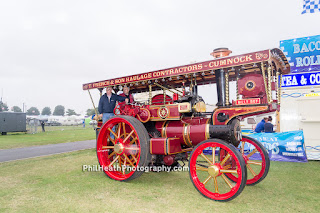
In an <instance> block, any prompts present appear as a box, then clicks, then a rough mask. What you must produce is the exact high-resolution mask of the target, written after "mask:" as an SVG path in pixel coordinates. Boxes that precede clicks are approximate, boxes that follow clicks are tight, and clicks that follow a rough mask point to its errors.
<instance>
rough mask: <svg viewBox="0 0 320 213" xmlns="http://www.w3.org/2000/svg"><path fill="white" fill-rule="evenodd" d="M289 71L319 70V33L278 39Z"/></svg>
mask: <svg viewBox="0 0 320 213" xmlns="http://www.w3.org/2000/svg"><path fill="white" fill-rule="evenodd" d="M280 49H281V50H282V51H283V53H284V54H285V55H286V57H287V59H288V62H289V64H290V67H291V73H301V72H312V71H320V35H317V36H309V37H303V38H295V39H289V40H283V41H280Z"/></svg>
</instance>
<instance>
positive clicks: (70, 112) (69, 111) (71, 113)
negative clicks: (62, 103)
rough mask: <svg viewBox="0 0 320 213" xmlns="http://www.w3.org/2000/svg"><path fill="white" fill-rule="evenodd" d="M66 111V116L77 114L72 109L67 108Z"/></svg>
mask: <svg viewBox="0 0 320 213" xmlns="http://www.w3.org/2000/svg"><path fill="white" fill-rule="evenodd" d="M66 113H67V115H68V116H70V115H77V113H76V112H75V111H74V110H73V109H68V110H67V112H66Z"/></svg>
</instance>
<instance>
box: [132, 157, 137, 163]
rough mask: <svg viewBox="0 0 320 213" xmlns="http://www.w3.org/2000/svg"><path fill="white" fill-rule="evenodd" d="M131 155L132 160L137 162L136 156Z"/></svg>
mask: <svg viewBox="0 0 320 213" xmlns="http://www.w3.org/2000/svg"><path fill="white" fill-rule="evenodd" d="M131 157H132V158H133V160H134V161H135V162H136V163H137V162H138V160H137V158H136V157H135V156H134V155H131Z"/></svg>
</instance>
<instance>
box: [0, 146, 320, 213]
mask: <svg viewBox="0 0 320 213" xmlns="http://www.w3.org/2000/svg"><path fill="white" fill-rule="evenodd" d="M96 164H97V159H96V154H95V151H94V150H93V149H92V150H85V151H78V152H73V153H67V154H60V155H55V156H48V157H41V158H36V159H29V160H23V161H15V162H7V163H2V164H0V174H1V175H0V212H39V211H41V212H290V213H292V212H320V198H319V192H320V175H319V174H320V162H315V161H313V162H309V163H287V162H272V163H271V167H270V171H269V175H268V176H267V177H266V179H265V180H263V181H262V182H261V183H259V184H257V185H256V186H247V187H245V189H244V190H243V192H242V193H241V194H240V195H239V196H238V197H237V198H236V199H234V200H232V201H230V202H226V203H223V202H215V201H211V200H209V199H206V198H204V197H203V196H201V195H200V194H199V193H198V191H197V190H196V189H195V188H194V187H193V185H192V183H191V181H190V179H189V174H188V172H171V173H166V172H162V173H152V172H149V173H144V174H143V175H142V176H141V177H139V178H137V179H135V180H133V181H131V182H117V181H113V180H110V179H109V178H107V177H106V175H104V174H103V173H102V172H83V171H82V165H96Z"/></svg>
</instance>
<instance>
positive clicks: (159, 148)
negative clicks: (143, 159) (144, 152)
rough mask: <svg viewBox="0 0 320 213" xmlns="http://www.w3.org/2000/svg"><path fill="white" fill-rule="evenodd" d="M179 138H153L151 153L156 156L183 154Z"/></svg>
mask: <svg viewBox="0 0 320 213" xmlns="http://www.w3.org/2000/svg"><path fill="white" fill-rule="evenodd" d="M181 150H182V149H181V144H180V140H179V139H178V138H151V140H150V153H151V154H156V155H170V154H175V153H179V152H181Z"/></svg>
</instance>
